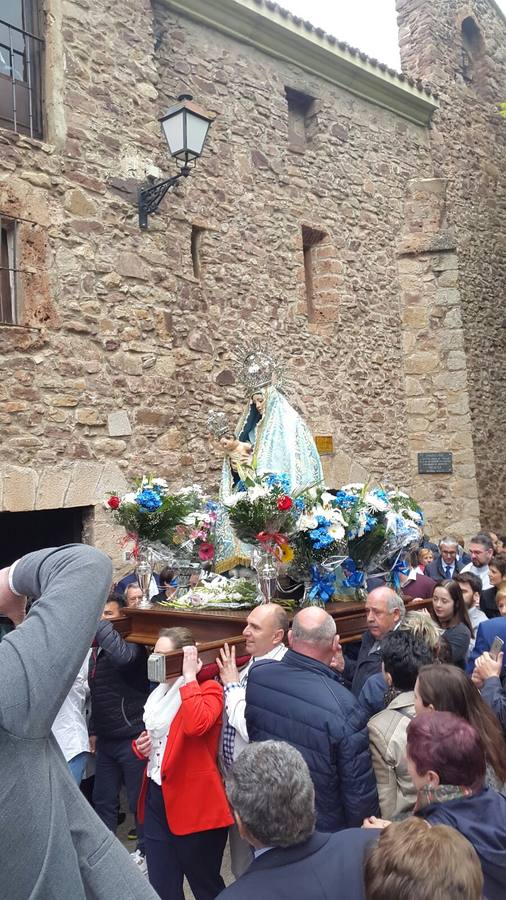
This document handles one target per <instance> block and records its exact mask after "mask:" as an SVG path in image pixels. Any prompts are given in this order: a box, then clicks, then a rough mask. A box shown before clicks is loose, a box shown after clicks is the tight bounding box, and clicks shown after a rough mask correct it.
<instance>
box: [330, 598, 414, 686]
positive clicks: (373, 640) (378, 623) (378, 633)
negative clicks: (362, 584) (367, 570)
mask: <svg viewBox="0 0 506 900" xmlns="http://www.w3.org/2000/svg"><path fill="white" fill-rule="evenodd" d="M365 612H366V618H367V631H366V632H365V633H364V635H363V637H362V643H361V645H360V650H359V652H358V656H357V659H350V658H348V657H344V656H343V654H342V652H339V653H338V654H336V658H335V661H334V664H335V668H336V669H337V671H338V672H340V673H341V676H342V680H343V682H344V684H345V685H346V686H347V687H349V688H350V689H351V691H352V693H354V694H355V697H358V696H359V694H360V691H361V690H362V688H363V686H364V684H365V683H366V681H367V679H368V678H369V677H370V676H371V675H375V674H376V673H377V672H380V671H381V653H380V646H381V639H382V638H384V637H385V635H386V634H388V632H389V631H394V630H395V629H396V628H397V627H398V626H399V625H400V623H401V621H402V619H403V618H404V613H405V608H404V601H403V600H402V599H401V598H400V597H399V595H398V594H396V593H395V591H393V590H392V589H391V588H387V587H378V588H375V589H374V590H373V591H371V592H370V594H368V596H367V601H366V604H365Z"/></svg>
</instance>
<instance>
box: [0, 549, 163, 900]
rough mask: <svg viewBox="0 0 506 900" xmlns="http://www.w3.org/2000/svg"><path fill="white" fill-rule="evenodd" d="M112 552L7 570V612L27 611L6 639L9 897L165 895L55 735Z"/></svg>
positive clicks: (0, 698)
mask: <svg viewBox="0 0 506 900" xmlns="http://www.w3.org/2000/svg"><path fill="white" fill-rule="evenodd" d="M111 576H112V568H111V563H110V560H109V559H108V558H107V557H106V556H104V555H103V554H102V553H100V552H99V551H98V550H95V549H94V548H92V547H86V546H84V545H82V544H74V545H72V544H71V545H68V546H65V547H57V548H54V549H50V550H38V551H37V552H35V553H29V554H28V555H27V556H24V557H23V558H22V559H20V560H18V561H17V562H16V563H14V564H13V565H12V566H10V567H8V568H6V569H2V570H1V571H0V613H2V614H4V615H7V616H8V617H9V618H10V619H12V620H13V621H14V622H19V621H20V620H21V619H22V612H23V609H24V598H25V596H26V595H28V596H30V597H34V598H38V599H36V600H35V602H34V603H33V604H32V607H31V609H30V612H29V614H28V616H27V617H26V620H25V621H23V622H22V624H20V625H19V627H17V628H16V629H15V630H14V631H12V632H11V633H10V634H7V635H6V636H5V637H4V638H3V640H2V642H1V644H0V771H1V773H2V778H1V780H0V832H1V835H2V839H1V841H0V873H1V884H2V888H1V894H2V896H5V897H6V898H7V897H8V898H9V900H48V898H49V897H51V900H70V898H72V900H91V898H93V900H102V898H103V900H134V898H135V900H156V894H155V893H154V891H153V889H152V888H151V887H150V885H149V884H148V882H147V880H146V878H145V877H144V876H143V875H142V874H141V873H140V872H139V871H138V870H137V867H136V866H135V864H134V863H133V862H132V861H131V859H130V857H129V855H128V853H127V851H126V850H125V849H124V848H123V847H122V846H121V844H120V843H119V842H118V841H117V840H116V838H115V837H114V835H113V834H111V832H110V831H109V830H108V829H107V828H106V827H105V825H103V824H102V822H101V821H100V819H99V818H98V817H97V816H96V815H95V813H94V811H93V810H92V808H91V806H89V804H88V803H87V801H86V800H85V798H84V797H83V795H82V794H81V792H80V790H79V788H78V787H77V785H76V783H75V781H74V779H73V778H72V776H71V774H70V772H69V770H68V767H67V764H66V762H65V757H64V756H63V754H62V752H61V750H60V748H59V747H58V744H57V742H56V739H55V737H54V736H53V735H52V733H51V726H52V724H53V721H54V718H55V716H56V713H57V712H58V710H59V709H60V707H61V705H62V703H63V701H64V699H65V697H66V696H67V694H68V692H69V690H70V688H71V686H72V684H73V682H74V680H75V678H76V675H77V673H78V671H79V668H80V666H81V665H82V662H83V660H84V658H85V656H86V653H87V652H88V650H89V648H90V645H91V642H92V639H93V635H94V634H95V631H96V628H97V623H98V621H99V618H100V613H101V612H102V609H103V606H104V602H105V599H106V597H107V592H108V590H109V588H110V585H111Z"/></svg>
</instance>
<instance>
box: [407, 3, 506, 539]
mask: <svg viewBox="0 0 506 900" xmlns="http://www.w3.org/2000/svg"><path fill="white" fill-rule="evenodd" d="M397 10H398V22H399V36H400V46H401V58H402V65H403V70H405V71H406V72H408V73H409V74H410V75H412V76H414V77H419V78H422V79H424V80H425V81H428V82H429V83H430V84H431V85H432V86H433V87H434V89H435V90H436V91H437V92H438V94H439V96H440V109H439V111H438V112H437V113H436V114H435V115H434V117H433V121H432V127H431V132H430V134H431V150H432V156H433V159H434V172H435V174H437V175H438V176H440V177H443V178H445V179H447V183H448V196H447V200H448V203H447V207H448V215H449V217H450V219H451V221H452V224H453V225H454V228H455V237H456V247H457V251H458V256H459V280H458V288H459V292H460V298H461V314H462V322H463V328H464V346H465V353H466V362H467V373H468V385H469V400H470V408H471V420H472V433H473V443H474V454H475V459H476V472H477V478H478V486H479V502H480V510H481V522H482V525H483V526H484V527H488V528H493V529H496V528H498V529H499V530H500V529H502V528H503V527H504V511H503V497H504V494H505V491H506V465H505V463H506V457H505V451H504V439H503V436H504V433H505V431H506V401H505V397H506V370H505V367H504V364H503V357H504V347H505V337H506V306H505V304H504V296H505V291H506V237H505V235H506V181H505V171H506V121H504V120H503V119H501V118H500V117H499V115H498V113H497V103H498V102H499V101H500V100H504V98H505V97H506V52H505V45H506V22H505V19H504V16H503V15H501V13H500V11H499V10H498V8H497V6H496V4H495V3H493V2H491V0H467V2H460V0H444V2H438V3H434V2H432V0H423V2H420V0H397ZM466 19H467V20H468V24H467V26H466V25H464V32H465V34H464V39H463V38H462V23H463V22H465V20H466ZM469 19H472V20H473V21H474V23H475V26H476V28H477V29H478V31H474V32H473V26H472V24H471V25H469ZM466 33H467V36H469V34H471V36H472V35H473V33H474V35H475V40H474V41H473V40H471V41H470V40H469V38H468V37H467V38H466Z"/></svg>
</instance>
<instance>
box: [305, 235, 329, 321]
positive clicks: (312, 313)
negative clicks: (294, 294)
mask: <svg viewBox="0 0 506 900" xmlns="http://www.w3.org/2000/svg"><path fill="white" fill-rule="evenodd" d="M326 237H327V235H326V234H325V232H324V231H317V230H315V229H314V228H308V227H307V226H306V225H303V226H302V253H303V256H304V280H305V284H306V304H307V314H308V319H309V321H310V322H315V321H316V319H317V309H316V290H315V278H316V275H317V274H318V271H317V248H318V245H319V244H321V243H322V241H324V240H325V238H326Z"/></svg>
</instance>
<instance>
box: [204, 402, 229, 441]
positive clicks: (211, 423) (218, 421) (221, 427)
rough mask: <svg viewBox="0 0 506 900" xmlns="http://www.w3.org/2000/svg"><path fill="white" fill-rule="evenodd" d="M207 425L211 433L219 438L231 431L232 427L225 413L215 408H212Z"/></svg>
mask: <svg viewBox="0 0 506 900" xmlns="http://www.w3.org/2000/svg"><path fill="white" fill-rule="evenodd" d="M207 427H208V428H209V431H210V432H211V434H214V436H215V437H217V438H221V437H223V435H224V434H229V433H231V428H230V425H229V424H228V419H227V417H226V415H225V413H223V412H218V411H217V410H215V409H212V410H211V411H210V413H209V415H208V417H207Z"/></svg>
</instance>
